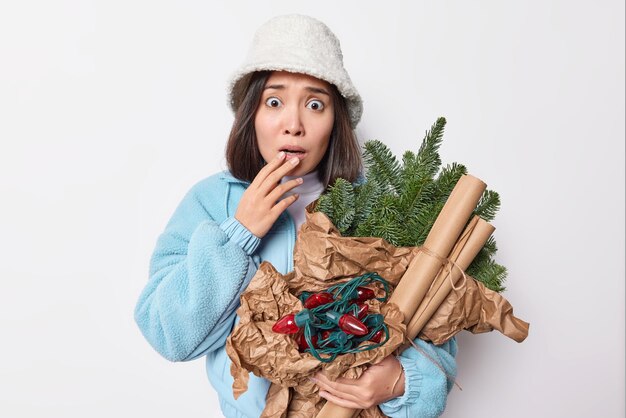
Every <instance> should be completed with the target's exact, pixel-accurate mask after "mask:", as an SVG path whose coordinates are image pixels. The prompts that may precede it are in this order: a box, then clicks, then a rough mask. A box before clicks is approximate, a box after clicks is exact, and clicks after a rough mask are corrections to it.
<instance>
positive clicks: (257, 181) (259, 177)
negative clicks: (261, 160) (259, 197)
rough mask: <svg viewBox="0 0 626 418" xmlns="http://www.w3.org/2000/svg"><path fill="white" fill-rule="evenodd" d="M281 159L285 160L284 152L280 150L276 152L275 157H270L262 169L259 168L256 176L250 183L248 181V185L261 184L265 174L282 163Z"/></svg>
mask: <svg viewBox="0 0 626 418" xmlns="http://www.w3.org/2000/svg"><path fill="white" fill-rule="evenodd" d="M283 160H285V152H284V151H281V152H279V153H278V154H276V157H275V158H274V159H272V160H271V161H270V162H268V163H267V164H266V165H265V166H264V167H263V168H262V169H260V170H259V172H258V173H257V175H256V177H254V180H252V183H250V187H252V186H254V187H259V186H260V185H261V184H263V182H264V181H265V179H266V178H267V176H268V175H270V174H271V173H272V172H273V171H274V170H276V169H277V168H278V167H280V166H281V164H283Z"/></svg>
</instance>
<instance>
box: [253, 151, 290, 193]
mask: <svg viewBox="0 0 626 418" xmlns="http://www.w3.org/2000/svg"><path fill="white" fill-rule="evenodd" d="M298 164H300V159H299V158H297V157H294V158H291V159H289V160H285V161H284V162H283V164H282V165H281V166H280V167H277V168H276V169H275V170H274V171H272V172H271V173H270V174H268V175H267V177H266V178H265V179H264V180H263V183H261V184H260V185H259V191H261V192H262V193H263V194H264V195H267V194H269V193H270V191H271V190H272V189H274V188H275V187H276V186H277V185H278V183H279V182H280V180H281V179H282V178H283V177H285V176H286V175H287V174H289V172H290V171H292V170H293V169H294V168H295V167H296V166H297V165H298Z"/></svg>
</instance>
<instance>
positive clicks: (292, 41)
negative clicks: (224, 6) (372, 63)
mask: <svg viewBox="0 0 626 418" xmlns="http://www.w3.org/2000/svg"><path fill="white" fill-rule="evenodd" d="M255 71H289V72H292V73H302V74H307V75H310V76H313V77H316V78H319V79H321V80H324V81H327V82H329V83H331V84H334V85H335V86H336V87H337V89H338V90H339V92H340V93H341V95H342V96H343V97H344V98H345V99H346V101H347V104H348V110H349V112H350V121H351V123H352V128H353V129H354V128H355V127H356V125H357V123H359V120H360V119H361V114H362V113H363V101H362V100H361V96H360V95H359V93H358V91H357V90H356V88H355V87H354V85H353V84H352V81H351V80H350V76H349V75H348V73H347V71H346V70H345V68H344V67H343V54H342V53H341V45H340V44H339V39H337V37H336V36H335V34H334V33H332V32H331V30H330V29H329V28H328V26H326V25H325V24H324V23H322V22H320V21H319V20H317V19H314V18H312V17H309V16H303V15H285V16H277V17H274V18H272V19H270V20H269V21H267V22H266V23H264V24H263V25H262V26H261V27H260V28H259V29H258V30H257V31H256V33H255V35H254V39H253V40H252V45H251V46H250V49H249V51H248V55H247V57H246V60H245V62H244V64H243V65H242V66H241V67H240V68H239V69H238V70H237V71H236V72H235V73H234V74H233V75H232V77H231V82H230V84H229V86H228V93H229V102H230V107H231V108H232V110H233V111H234V112H236V111H237V108H238V107H239V105H240V104H241V101H242V100H243V97H244V93H245V89H246V88H247V86H248V82H249V80H250V77H251V75H252V73H253V72H255Z"/></svg>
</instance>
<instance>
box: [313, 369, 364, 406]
mask: <svg viewBox="0 0 626 418" xmlns="http://www.w3.org/2000/svg"><path fill="white" fill-rule="evenodd" d="M315 378H316V379H315V380H316V382H315V383H316V384H317V385H318V386H319V387H320V388H321V389H323V390H325V391H326V392H329V393H331V394H333V395H335V396H339V397H341V398H343V399H347V400H350V401H359V400H360V397H359V394H360V393H359V391H358V390H357V388H355V387H354V386H352V385H349V384H346V383H340V382H338V381H335V382H333V381H332V380H330V379H328V378H327V377H326V376H324V374H321V373H318V374H316V375H315ZM337 380H339V379H337ZM349 380H353V379H349Z"/></svg>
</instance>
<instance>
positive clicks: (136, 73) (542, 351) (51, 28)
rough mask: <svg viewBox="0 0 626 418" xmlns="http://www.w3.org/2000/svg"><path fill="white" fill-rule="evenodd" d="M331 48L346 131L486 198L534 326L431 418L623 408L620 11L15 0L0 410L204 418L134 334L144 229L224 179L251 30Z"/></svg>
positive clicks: (2, 23)
mask: <svg viewBox="0 0 626 418" xmlns="http://www.w3.org/2000/svg"><path fill="white" fill-rule="evenodd" d="M290 12H299V13H304V14H310V15H312V16H315V17H317V18H319V19H321V20H322V21H324V22H325V23H327V24H328V26H329V27H330V28H331V29H332V30H333V31H334V32H335V33H336V34H337V35H338V37H339V38H340V40H341V42H342V47H343V51H344V56H345V65H346V67H347V69H348V71H349V72H350V74H351V76H352V79H353V81H354V83H355V85H356V86H357V88H358V89H359V90H360V92H361V95H362V96H363V98H364V102H365V112H364V115H363V121H362V122H361V124H360V125H359V127H358V130H357V133H358V136H359V138H360V139H361V140H366V139H380V140H383V141H384V142H386V143H387V144H389V145H390V147H391V148H392V149H393V150H394V152H396V153H397V154H398V155H399V154H400V153H401V152H402V151H404V150H406V149H413V150H415V149H417V147H418V145H419V143H420V141H421V139H422V137H423V134H424V132H425V130H426V129H428V128H429V127H430V126H431V124H432V123H433V122H434V121H435V119H436V118H437V117H438V116H445V117H447V119H448V125H447V128H446V134H445V135H444V143H443V146H442V147H441V155H442V159H443V161H444V163H450V162H453V161H459V162H463V163H465V164H466V165H467V166H468V167H469V169H470V172H471V173H472V174H474V175H476V176H478V177H480V178H482V179H484V180H485V181H486V182H487V183H488V185H489V187H490V188H492V189H494V190H496V191H498V192H499V193H500V195H501V199H502V209H501V210H500V212H499V214H498V216H497V218H496V220H495V221H494V222H493V223H494V225H495V226H496V227H497V231H496V239H497V242H498V244H499V252H498V257H497V260H498V261H499V262H500V263H501V264H504V265H506V266H507V267H508V269H509V279H508V282H507V287H508V289H507V291H506V292H505V294H504V295H505V297H507V298H508V299H509V300H510V301H511V302H512V304H513V306H514V307H515V313H516V314H517V315H518V316H519V317H521V318H522V319H525V320H527V321H529V322H530V323H531V328H530V336H529V337H528V339H527V340H526V341H525V342H524V343H522V344H517V343H515V342H513V341H511V340H509V339H507V338H505V337H503V336H502V335H500V334H498V333H491V334H484V335H478V336H474V335H470V334H465V333H463V334H462V335H461V336H460V337H459V346H460V351H459V355H458V367H459V376H458V380H459V382H460V384H461V385H462V386H463V391H459V390H458V389H454V390H453V392H452V393H451V394H450V396H449V401H448V408H447V410H446V412H445V413H444V416H445V417H464V418H472V417H507V418H516V417H529V416H533V417H568V418H574V417H581V418H583V417H591V416H598V417H604V418H613V417H623V416H624V3H623V2H622V1H608V0H607V1H596V2H591V1H588V2H583V1H566V0H561V1H546V0H542V1H526V2H502V1H437V2H435V1H427V2H426V1H424V2H393V1H392V2H384V3H380V2H371V3H369V6H368V5H367V3H364V2H362V1H341V2H334V1H333V2H331V1H316V2H307V3H305V2H301V3H300V2H293V1H273V2H252V1H251V2H241V1H232V2H229V3H226V2H221V3H214V2H209V1H176V2H175V1H169V2H165V1H147V0H143V1H142V0H124V1H120V0H108V1H93V0H92V1H86V0H83V1H78V0H76V1H69V0H59V1H7V2H3V3H2V5H0V144H1V148H0V199H1V200H0V202H1V204H0V234H1V238H0V280H1V289H0V416H2V417H36V416H40V417H83V416H90V417H111V416H122V417H131V416H141V417H143V416H146V417H148V416H150V417H170V416H174V414H176V416H189V417H213V416H219V412H218V407H217V400H216V397H215V395H214V394H213V391H212V389H211V387H210V385H209V383H208V381H207V379H206V376H205V371H204V362H203V360H198V361H195V362H191V363H176V364H174V363H169V362H167V361H166V360H164V359H162V358H161V357H159V356H158V354H156V353H155V352H154V351H153V350H152V349H151V348H150V347H149V345H148V344H147V342H146V341H145V340H144V339H143V337H142V336H141V334H140V332H139V330H138V328H137V327H136V326H135V324H134V321H133V308H134V304H135V301H136V300H137V297H138V295H139V293H140V291H141V289H142V287H143V286H144V284H145V283H146V281H147V278H148V277H147V270H148V261H149V257H150V255H151V252H152V249H153V248H154V244H155V241H156V238H157V236H158V234H159V233H160V232H161V231H162V229H163V228H164V226H165V223H166V222H167V220H168V219H169V217H170V215H171V214H172V212H173V210H174V208H175V207H176V205H177V204H178V202H179V201H180V199H181V198H182V196H183V195H184V193H185V192H186V191H187V190H188V188H189V187H191V185H192V184H194V183H195V182H196V181H198V180H200V179H202V178H204V177H206V176H208V175H210V174H212V173H214V172H216V171H217V170H221V169H223V168H224V167H225V162H224V158H223V149H224V145H225V140H226V136H227V133H228V130H229V127H230V124H231V122H232V115H231V113H230V111H229V109H228V108H227V106H226V98H225V86H226V82H227V80H228V77H229V75H230V73H231V72H232V71H234V70H235V68H236V67H237V66H238V65H239V64H240V63H241V62H242V60H243V59H244V56H245V52H246V50H247V47H248V44H249V42H250V40H251V38H252V34H253V32H254V30H255V28H256V27H258V26H259V25H260V24H261V23H263V22H264V21H266V20H267V19H268V18H270V17H272V16H274V15H277V14H283V13H290Z"/></svg>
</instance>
